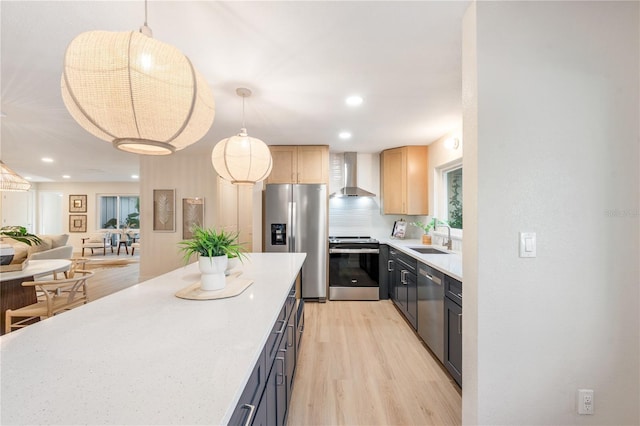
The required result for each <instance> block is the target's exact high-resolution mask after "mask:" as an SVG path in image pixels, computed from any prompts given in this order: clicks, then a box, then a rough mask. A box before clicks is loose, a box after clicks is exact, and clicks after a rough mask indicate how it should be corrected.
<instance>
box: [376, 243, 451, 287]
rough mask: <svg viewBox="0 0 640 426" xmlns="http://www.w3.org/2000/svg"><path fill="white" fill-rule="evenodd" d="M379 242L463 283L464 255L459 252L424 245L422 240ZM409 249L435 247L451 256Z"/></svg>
mask: <svg viewBox="0 0 640 426" xmlns="http://www.w3.org/2000/svg"><path fill="white" fill-rule="evenodd" d="M379 240H380V243H382V244H387V245H389V246H391V247H394V248H396V249H398V250H400V251H401V252H403V253H406V254H408V255H409V256H411V257H413V258H414V259H417V260H419V261H420V262H424V263H426V264H427V265H429V266H431V267H433V268H435V269H437V270H439V271H441V272H444V273H445V274H447V275H449V276H450V277H452V278H455V279H457V280H458V281H462V255H461V254H460V253H458V252H454V251H448V250H447V249H446V248H445V247H442V246H434V245H431V246H428V245H424V244H422V241H421V240H398V239H393V238H381V239H379ZM409 247H433V248H436V249H438V250H441V251H445V252H448V253H449V254H422V253H418V252H417V251H413V250H411V249H409Z"/></svg>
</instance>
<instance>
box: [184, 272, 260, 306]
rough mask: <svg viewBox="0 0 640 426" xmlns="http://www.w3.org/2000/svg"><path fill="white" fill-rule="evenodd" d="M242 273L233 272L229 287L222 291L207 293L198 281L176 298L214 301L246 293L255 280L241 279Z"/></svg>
mask: <svg viewBox="0 0 640 426" xmlns="http://www.w3.org/2000/svg"><path fill="white" fill-rule="evenodd" d="M241 273H242V272H233V273H231V274H230V275H228V276H227V277H226V279H227V285H226V286H225V287H224V288H223V289H222V290H212V291H205V290H202V289H201V288H200V281H197V282H195V283H193V284H191V285H189V286H188V287H185V288H183V289H182V290H180V291H178V292H177V293H176V296H177V297H179V298H181V299H189V300H213V299H226V298H228V297H234V296H237V295H239V294H241V293H242V292H243V291H245V290H246V289H247V288H248V287H249V286H250V285H251V284H253V280H250V279H247V278H239V275H240V274H241Z"/></svg>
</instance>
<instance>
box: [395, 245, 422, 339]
mask: <svg viewBox="0 0 640 426" xmlns="http://www.w3.org/2000/svg"><path fill="white" fill-rule="evenodd" d="M392 251H395V250H390V251H389V257H390V258H391V260H393V264H392V268H393V271H391V274H392V278H391V283H392V284H391V287H392V288H393V293H392V295H391V297H392V298H393V302H394V303H395V305H396V306H397V307H398V309H400V312H402V314H403V315H404V316H405V318H406V319H407V320H408V321H409V323H410V324H411V325H412V326H413V328H414V330H415V329H417V327H418V277H417V275H416V271H417V261H416V260H415V259H414V258H412V257H411V256H408V255H406V254H404V253H394V254H393V255H392V253H391V252H392ZM392 256H393V257H392Z"/></svg>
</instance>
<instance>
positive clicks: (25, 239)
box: [0, 226, 42, 265]
mask: <svg viewBox="0 0 640 426" xmlns="http://www.w3.org/2000/svg"><path fill="white" fill-rule="evenodd" d="M2 237H11V238H13V239H14V240H16V241H20V242H21V243H25V244H26V245H28V246H31V245H35V246H38V245H40V244H41V243H42V240H41V239H40V238H38V237H37V236H36V235H34V234H30V233H28V232H27V228H25V227H24V226H3V227H2V228H0V265H8V264H10V263H11V261H12V260H13V256H14V255H15V254H16V251H15V249H14V248H13V246H12V245H11V244H5V243H3V239H2Z"/></svg>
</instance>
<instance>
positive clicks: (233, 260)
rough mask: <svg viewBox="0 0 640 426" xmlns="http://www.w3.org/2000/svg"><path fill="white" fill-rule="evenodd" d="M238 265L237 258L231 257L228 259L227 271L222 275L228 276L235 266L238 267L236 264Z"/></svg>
mask: <svg viewBox="0 0 640 426" xmlns="http://www.w3.org/2000/svg"><path fill="white" fill-rule="evenodd" d="M239 263H240V261H239V260H238V258H237V257H232V258H230V259H229V261H228V263H227V270H226V271H224V273H225V274H226V275H229V274H230V273H231V270H232V269H233V268H235V267H236V266H238V264H239Z"/></svg>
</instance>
